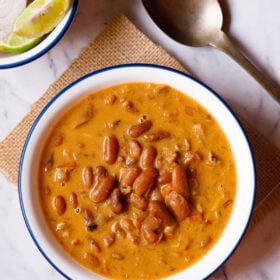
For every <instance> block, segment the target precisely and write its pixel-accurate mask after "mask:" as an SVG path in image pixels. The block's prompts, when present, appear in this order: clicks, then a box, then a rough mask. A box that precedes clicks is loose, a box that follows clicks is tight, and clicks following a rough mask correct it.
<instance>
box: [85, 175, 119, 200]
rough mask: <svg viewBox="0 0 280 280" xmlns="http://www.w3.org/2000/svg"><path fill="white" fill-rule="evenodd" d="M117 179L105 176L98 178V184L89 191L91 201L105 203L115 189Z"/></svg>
mask: <svg viewBox="0 0 280 280" xmlns="http://www.w3.org/2000/svg"><path fill="white" fill-rule="evenodd" d="M114 183H115V179H114V177H112V176H103V177H100V178H98V180H97V182H96V184H95V185H94V186H93V187H92V188H91V190H90V191H89V197H90V199H91V200H92V201H93V202H95V203H99V202H103V201H105V200H106V199H107V198H108V197H109V195H110V193H111V191H112V189H113V187H114Z"/></svg>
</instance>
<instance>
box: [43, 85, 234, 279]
mask: <svg viewBox="0 0 280 280" xmlns="http://www.w3.org/2000/svg"><path fill="white" fill-rule="evenodd" d="M39 185H40V195H41V204H42V208H43V210H44V213H45V217H46V222H47V223H48V225H49V227H50V229H51V231H52V233H53V234H54V236H55V237H56V239H57V240H58V242H59V243H60V244H61V246H62V248H63V250H64V251H65V252H67V253H69V254H70V255H71V256H72V257H73V258H74V259H75V260H76V261H78V262H79V263H80V264H82V265H83V266H85V267H87V268H89V269H91V270H93V271H94V272H96V273H98V274H100V275H102V276H105V277H108V278H112V279H158V278H163V277H167V276H170V275H172V274H175V273H177V272H179V271H182V270H183V269H185V268H187V267H189V266H190V265H192V264H193V263H195V262H197V261H198V260H199V259H200V258H201V257H203V256H204V255H205V254H206V253H207V251H209V249H210V248H211V247H212V246H213V245H214V244H215V242H216V241H217V240H218V238H219V237H220V235H221V233H222V231H223V229H224V228H225V225H226V223H227V221H228V219H229V216H230V213H231V210H232V207H233V203H234V199H235V191H236V171H235V164H234V160H233V155H232V153H231V150H230V146H229V144H228V142H227V139H226V138H225V135H224V133H223V131H222V130H221V129H220V127H219V125H218V124H217V122H216V121H215V119H214V118H213V117H212V116H211V115H210V114H209V113H208V112H207V111H206V110H205V109H204V108H203V107H201V106H200V105H199V104H198V103H196V102H195V101H194V100H192V99H190V98H189V97H187V96H186V95H184V94H183V93H180V92H178V91H176V90H175V89H173V88H171V87H170V86H167V85H158V84H151V83H128V84H121V85H116V86H113V87H110V88H106V89H103V90H100V91H98V92H96V93H93V94H89V95H88V96H87V97H85V98H84V99H82V100H81V101H80V102H78V103H77V104H76V105H75V106H73V107H72V108H71V109H70V110H69V111H68V112H66V113H65V114H64V115H62V116H61V119H59V120H58V123H57V124H56V125H55V127H54V129H53V130H52V131H51V134H50V136H49V138H48V141H47V144H46V146H45V149H44V152H43V155H42V160H41V166H40V174H39Z"/></svg>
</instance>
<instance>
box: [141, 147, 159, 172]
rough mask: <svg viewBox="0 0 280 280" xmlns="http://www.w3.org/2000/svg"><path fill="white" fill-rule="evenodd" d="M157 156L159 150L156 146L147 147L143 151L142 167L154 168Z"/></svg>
mask: <svg viewBox="0 0 280 280" xmlns="http://www.w3.org/2000/svg"><path fill="white" fill-rule="evenodd" d="M156 156H157V150H156V148H155V147H154V146H151V145H149V146H147V147H145V148H144V149H143V151H142V153H141V157H140V167H141V168H143V169H145V168H149V167H153V166H154V164H155V159H156Z"/></svg>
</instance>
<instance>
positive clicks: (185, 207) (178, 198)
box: [165, 191, 191, 221]
mask: <svg viewBox="0 0 280 280" xmlns="http://www.w3.org/2000/svg"><path fill="white" fill-rule="evenodd" d="M165 203H166V205H167V207H168V208H169V209H170V210H171V211H172V212H173V214H174V215H175V217H176V218H177V220H178V221H182V220H184V219H185V218H187V217H188V216H189V215H190V212H191V211H190V208H189V204H188V202H187V201H186V199H185V198H184V197H183V196H182V195H180V194H178V193H176V192H175V191H172V192H170V193H169V194H168V195H167V196H166V197H165Z"/></svg>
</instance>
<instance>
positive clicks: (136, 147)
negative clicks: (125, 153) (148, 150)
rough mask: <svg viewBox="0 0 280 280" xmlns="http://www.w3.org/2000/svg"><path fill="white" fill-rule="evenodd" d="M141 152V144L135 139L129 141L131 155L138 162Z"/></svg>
mask: <svg viewBox="0 0 280 280" xmlns="http://www.w3.org/2000/svg"><path fill="white" fill-rule="evenodd" d="M141 151H142V147H141V144H140V143H139V142H138V141H137V140H135V139H133V140H131V141H129V155H130V156H131V157H133V158H134V159H136V160H137V159H139V157H140V155H141Z"/></svg>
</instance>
